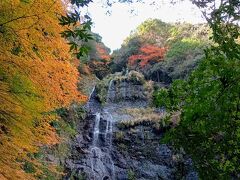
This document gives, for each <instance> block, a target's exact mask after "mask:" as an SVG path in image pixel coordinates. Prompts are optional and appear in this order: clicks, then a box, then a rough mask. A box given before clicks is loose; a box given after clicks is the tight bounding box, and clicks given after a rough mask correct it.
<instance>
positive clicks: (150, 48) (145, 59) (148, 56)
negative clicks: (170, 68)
mask: <svg viewBox="0 0 240 180" xmlns="http://www.w3.org/2000/svg"><path fill="white" fill-rule="evenodd" d="M166 51H167V48H165V47H157V46H154V45H145V46H142V47H141V48H140V54H137V55H132V56H130V57H129V58H128V64H129V65H130V66H134V65H139V66H140V67H141V68H144V67H145V66H146V65H147V64H149V63H151V61H152V62H158V61H161V60H163V58H164V55H165V53H166Z"/></svg>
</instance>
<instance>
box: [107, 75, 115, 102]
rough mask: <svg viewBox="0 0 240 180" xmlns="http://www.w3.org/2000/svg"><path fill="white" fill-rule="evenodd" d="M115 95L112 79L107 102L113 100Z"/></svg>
mask: <svg viewBox="0 0 240 180" xmlns="http://www.w3.org/2000/svg"><path fill="white" fill-rule="evenodd" d="M114 97H115V94H114V81H113V79H112V80H110V82H109V85H108V92H107V100H106V101H107V103H109V102H111V101H112V100H113V99H114Z"/></svg>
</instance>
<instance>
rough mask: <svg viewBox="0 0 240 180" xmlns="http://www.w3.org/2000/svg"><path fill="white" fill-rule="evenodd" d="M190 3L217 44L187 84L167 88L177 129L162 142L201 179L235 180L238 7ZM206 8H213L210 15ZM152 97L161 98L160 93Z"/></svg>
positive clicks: (239, 134) (239, 147) (238, 168)
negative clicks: (177, 113) (182, 154)
mask: <svg viewBox="0 0 240 180" xmlns="http://www.w3.org/2000/svg"><path fill="white" fill-rule="evenodd" d="M194 3H195V4H196V5H197V6H199V7H200V8H201V9H202V10H203V12H204V15H205V17H206V19H207V21H208V23H209V25H210V27H211V29H212V31H213V34H212V37H211V38H212V39H213V40H214V42H215V43H216V44H214V45H212V46H211V47H210V48H208V49H206V50H205V57H204V59H203V61H202V62H201V63H200V65H199V67H198V68H197V69H196V70H195V71H194V72H193V73H192V74H191V76H190V77H189V78H188V79H187V80H186V81H182V82H178V83H177V85H178V86H176V84H175V83H174V84H173V85H172V86H171V88H170V89H169V92H168V98H169V99H170V102H172V103H171V105H170V106H169V105H167V104H166V105H167V106H168V107H170V109H172V110H181V111H182V114H181V121H180V124H179V125H178V126H177V127H176V128H174V129H172V130H171V131H170V133H169V134H168V135H167V136H166V137H165V139H168V140H169V139H171V140H172V141H173V143H174V145H175V146H178V147H183V148H184V150H185V151H186V152H187V153H188V154H190V155H191V157H192V158H193V160H194V162H195V166H196V167H197V169H198V172H199V175H200V177H202V178H204V179H231V178H235V179H238V178H239V176H240V174H239V172H240V165H239V157H240V141H239V138H240V124H239V120H240V115H239V112H240V111H239V109H240V94H239V92H240V83H239V82H240V81H239V79H240V73H239V72H240V68H239V67H240V62H239V57H240V45H239V43H238V41H237V39H238V38H239V26H238V18H239V7H240V2H239V1H228V0H226V1H221V2H220V4H219V6H217V5H216V2H215V1H212V0H208V1H194ZM209 7H210V8H213V9H212V11H210V12H209V11H208V10H209ZM177 89H180V92H177V91H176V90H177ZM173 93H174V95H173ZM156 98H157V99H158V98H162V95H161V93H159V95H157V96H156ZM165 98H166V97H165ZM168 98H167V99H168ZM157 99H156V100H157ZM157 102H158V101H157ZM176 102H177V103H176Z"/></svg>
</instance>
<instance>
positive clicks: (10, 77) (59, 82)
mask: <svg viewBox="0 0 240 180" xmlns="http://www.w3.org/2000/svg"><path fill="white" fill-rule="evenodd" d="M63 12H64V10H63V7H62V2H61V1H60V0H57V1H53V0H38V1H33V0H25V1H23V0H21V1H20V0H3V1H0V24H2V26H0V102H1V103H0V142H1V143H0V154H1V156H0V167H1V168H0V179H3V178H2V177H4V178H7V179H33V175H32V174H26V173H24V171H23V170H22V164H21V163H19V162H17V159H20V160H22V159H26V158H27V156H26V154H27V153H29V152H36V151H37V149H38V147H39V146H42V145H54V144H57V143H59V141H60V140H59V137H58V136H57V134H56V132H55V129H53V128H52V127H51V126H50V124H49V122H51V121H52V120H54V119H56V118H57V117H56V116H54V115H43V114H46V112H49V111H52V110H54V109H56V108H59V107H63V106H68V105H69V104H70V103H71V102H72V101H77V102H81V101H86V100H87V97H86V96H83V95H82V94H81V93H79V92H78V91H77V82H78V78H79V74H78V71H77V68H76V66H74V65H72V64H71V56H70V54H69V53H68V51H69V47H68V45H67V44H66V43H65V41H64V40H63V39H62V38H61V36H60V32H61V31H62V30H63V29H62V27H61V26H59V24H58V18H57V14H61V13H63ZM35 164H36V163H35ZM37 172H38V171H37Z"/></svg>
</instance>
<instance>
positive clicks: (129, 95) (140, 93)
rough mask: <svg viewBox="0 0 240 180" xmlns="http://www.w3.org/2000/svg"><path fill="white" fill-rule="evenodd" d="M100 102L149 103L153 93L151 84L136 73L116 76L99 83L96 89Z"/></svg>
mask: <svg viewBox="0 0 240 180" xmlns="http://www.w3.org/2000/svg"><path fill="white" fill-rule="evenodd" d="M96 91H97V97H98V98H99V99H100V101H101V102H108V103H109V102H115V103H117V102H121V101H129V100H130V101H135V100H138V101H139V100H143V101H149V99H151V94H152V91H153V88H152V82H150V81H146V80H145V79H144V76H143V75H142V74H140V73H138V72H136V71H131V72H129V73H127V74H125V75H122V74H116V75H113V76H110V77H108V78H106V79H105V80H103V81H101V82H100V83H99V84H98V85H97V88H96Z"/></svg>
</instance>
